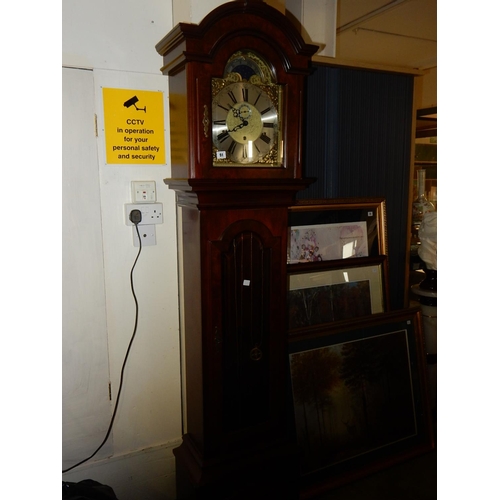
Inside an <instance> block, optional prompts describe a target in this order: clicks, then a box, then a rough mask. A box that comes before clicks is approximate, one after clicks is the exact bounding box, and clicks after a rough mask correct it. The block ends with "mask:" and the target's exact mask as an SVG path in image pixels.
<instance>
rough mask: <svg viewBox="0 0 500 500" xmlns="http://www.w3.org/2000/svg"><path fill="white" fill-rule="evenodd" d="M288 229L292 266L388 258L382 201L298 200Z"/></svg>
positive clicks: (361, 199)
mask: <svg viewBox="0 0 500 500" xmlns="http://www.w3.org/2000/svg"><path fill="white" fill-rule="evenodd" d="M288 226H289V234H288V256H287V258H288V263H289V264H298V263H301V262H317V261H324V260H337V259H347V258H353V257H354V258H356V257H373V256H376V255H387V223H386V208H385V199H383V198H336V199H318V200H298V201H297V202H296V204H295V205H293V206H291V207H289V209H288Z"/></svg>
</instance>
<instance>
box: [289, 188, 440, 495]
mask: <svg viewBox="0 0 500 500" xmlns="http://www.w3.org/2000/svg"><path fill="white" fill-rule="evenodd" d="M287 258H288V262H287V274H288V291H287V296H288V338H289V343H288V345H289V353H288V355H289V363H290V393H291V397H290V401H291V403H290V412H291V414H292V415H293V420H294V428H295V435H296V439H297V444H298V445H299V449H300V453H301V455H300V456H301V464H300V468H301V485H302V487H301V498H313V497H314V496H316V495H317V494H318V493H321V492H322V491H327V490H329V489H333V488H335V487H338V486H340V485H343V484H346V483H347V482H350V481H352V480H353V479H355V478H359V477H361V476H364V475H367V474H369V473H372V472H375V471H378V470H381V469H383V468H386V467H389V466H391V465H393V464H395V463H397V462H399V461H403V460H406V459H408V458H410V457H413V456H416V455H419V454H421V453H425V452H427V451H431V450H432V449H433V448H434V437H433V430H432V418H431V412H430V405H429V398H428V390H427V380H426V361H425V348H424V336H423V333H422V318H421V312H420V309H419V308H409V309H403V310H398V311H390V310H389V292H390V291H389V287H388V266H389V255H388V248H387V222H386V211H385V200H384V199H383V198H355V199H328V200H300V201H298V202H297V203H296V204H295V205H294V206H292V207H289V241H288V256H287Z"/></svg>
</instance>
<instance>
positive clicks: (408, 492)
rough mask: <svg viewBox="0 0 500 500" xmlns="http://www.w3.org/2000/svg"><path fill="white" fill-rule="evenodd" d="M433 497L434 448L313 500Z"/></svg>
mask: <svg viewBox="0 0 500 500" xmlns="http://www.w3.org/2000/svg"><path fill="white" fill-rule="evenodd" d="M436 498H437V452H436V449H434V450H433V451H431V452H429V453H425V454H424V455H420V456H418V457H416V458H413V459H411V460H408V461H405V462H403V463H400V464H397V465H394V466H393V467H390V468H389V469H385V470H383V471H380V472H378V473H376V474H372V475H370V476H367V477H364V478H362V479H359V480H357V481H355V482H353V483H350V484H347V485H345V486H342V487H340V488H336V489H335V490H332V491H330V492H328V493H324V494H322V495H320V496H318V497H315V499H314V500H365V499H366V500H368V499H369V500H433V499H436Z"/></svg>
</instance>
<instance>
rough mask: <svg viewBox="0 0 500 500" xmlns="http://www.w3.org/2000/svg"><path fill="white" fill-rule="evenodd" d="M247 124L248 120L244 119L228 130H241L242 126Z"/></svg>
mask: <svg viewBox="0 0 500 500" xmlns="http://www.w3.org/2000/svg"><path fill="white" fill-rule="evenodd" d="M240 118H241V117H240ZM241 119H242V120H243V118H241ZM247 125H248V120H243V123H240V124H239V125H236V127H234V128H232V129H231V130H228V132H235V131H236V130H239V129H240V128H243V127H246V126H247Z"/></svg>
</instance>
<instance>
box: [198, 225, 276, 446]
mask: <svg viewBox="0 0 500 500" xmlns="http://www.w3.org/2000/svg"><path fill="white" fill-rule="evenodd" d="M282 240H283V238H282V236H281V235H278V236H275V235H273V234H272V232H271V231H270V229H269V228H268V227H266V225H264V224H263V223H262V222H259V221H257V220H240V221H238V222H235V223H233V224H231V225H230V226H229V227H228V228H227V229H226V230H225V231H224V232H223V235H222V237H221V238H220V239H217V240H216V241H213V240H212V241H211V242H210V247H211V249H210V254H211V256H212V259H211V267H212V272H213V273H214V275H217V278H216V277H215V276H213V278H215V279H212V283H216V284H218V283H220V286H218V285H216V286H214V287H213V289H212V290H213V294H212V300H213V307H212V311H213V314H214V316H213V330H212V331H213V337H212V342H213V346H212V348H213V350H214V356H213V359H214V366H213V367H212V369H213V373H215V374H216V378H217V379H218V383H216V384H213V385H212V389H213V393H212V395H211V398H210V403H209V405H210V406H211V405H212V404H214V406H215V407H217V408H219V410H220V414H219V418H217V419H216V420H215V421H214V426H215V427H216V429H214V431H216V432H214V435H217V436H218V439H217V445H216V446H219V445H220V446H223V447H224V446H225V445H229V446H234V444H236V443H241V444H243V443H245V444H246V445H248V444H254V445H258V444H259V442H269V439H270V438H271V437H272V438H276V437H277V435H278V434H279V430H278V427H280V425H279V421H278V420H277V419H276V418H277V416H278V414H279V413H280V409H282V408H283V404H282V403H283V397H282V396H280V395H276V392H277V389H278V386H279V384H280V383H281V382H282V381H281V380H279V381H278V380H276V376H275V375H276V373H282V372H283V368H284V367H283V362H284V352H285V351H284V345H283V342H284V339H283V338H282V334H281V333H280V332H283V328H282V325H281V324H280V321H281V319H280V318H282V316H281V315H280V312H279V311H280V310H281V306H282V304H281V301H280V300H279V299H278V297H279V296H280V289H281V286H282V274H281V273H282V271H281V267H282V262H283V255H282V249H281V245H282ZM273 373H274V376H273ZM280 378H281V377H278V379H280ZM277 384H278V385H277ZM281 392H283V391H281ZM212 408H213V407H212ZM279 418H280V419H281V426H282V424H283V420H282V419H283V415H279ZM277 433H278V434H277ZM206 444H207V445H208V443H206Z"/></svg>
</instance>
